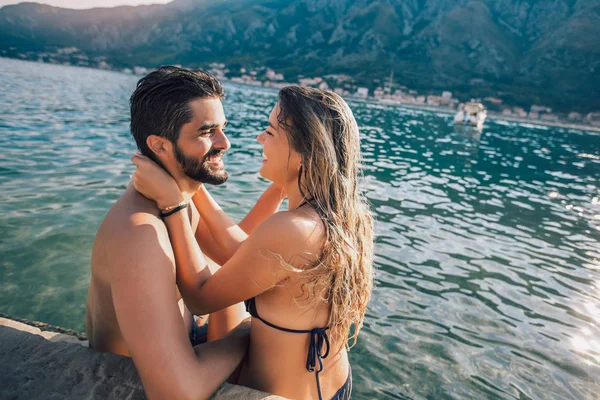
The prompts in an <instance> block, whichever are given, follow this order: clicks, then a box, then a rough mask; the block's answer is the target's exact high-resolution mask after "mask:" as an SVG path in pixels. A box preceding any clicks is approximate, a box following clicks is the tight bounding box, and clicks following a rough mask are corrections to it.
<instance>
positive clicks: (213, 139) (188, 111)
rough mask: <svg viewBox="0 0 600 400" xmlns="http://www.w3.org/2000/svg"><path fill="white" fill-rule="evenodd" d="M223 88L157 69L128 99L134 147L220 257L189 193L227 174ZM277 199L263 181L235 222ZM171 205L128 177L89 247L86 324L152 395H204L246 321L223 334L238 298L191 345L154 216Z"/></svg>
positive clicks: (240, 352) (207, 78)
mask: <svg viewBox="0 0 600 400" xmlns="http://www.w3.org/2000/svg"><path fill="white" fill-rule="evenodd" d="M223 96H224V92H223V88H222V87H221V84H220V83H219V82H218V81H217V80H216V79H215V78H214V77H213V76H212V75H210V74H208V73H206V72H202V71H197V72H193V71H189V70H185V69H181V68H175V67H162V68H159V69H158V70H156V71H154V72H152V73H150V74H149V75H148V76H146V77H144V78H142V79H141V80H140V81H139V82H138V85H137V88H136V90H135V92H134V93H133V95H132V96H131V100H130V105H131V133H132V135H133V137H134V138H135V141H136V143H137V146H138V148H139V149H140V151H141V152H142V153H143V154H144V155H146V156H148V157H150V158H152V159H153V160H155V161H157V162H158V163H159V164H161V165H162V166H163V167H164V168H165V169H166V170H167V171H168V172H169V173H170V174H171V175H172V176H173V177H174V178H175V180H176V181H177V183H178V185H179V187H180V189H181V190H182V193H183V195H184V198H185V199H186V201H187V202H189V204H190V207H189V208H188V209H187V210H186V211H188V216H189V218H190V221H191V223H192V227H193V229H194V230H195V232H196V238H197V240H198V242H199V244H200V247H201V249H202V251H203V252H204V253H205V254H206V255H208V256H209V257H211V258H212V259H213V260H215V261H216V262H218V263H221V264H222V263H224V262H225V261H226V259H225V258H224V256H223V255H222V254H221V253H220V251H219V248H218V247H217V246H216V244H215V242H214V240H213V239H212V237H211V235H210V232H208V230H207V228H206V226H205V225H204V224H203V222H202V221H201V219H200V216H199V214H198V211H197V209H196V208H195V207H194V205H193V202H192V201H191V199H192V197H193V195H194V193H195V192H197V191H198V190H199V189H200V188H201V185H202V183H210V184H220V183H223V182H225V181H226V180H227V172H226V171H225V168H224V166H223V161H222V155H223V152H224V151H226V150H227V149H229V147H230V143H229V141H228V139H227V137H226V136H225V132H224V130H225V126H226V124H227V121H226V119H225V114H224V112H223V105H222V103H221V99H222V98H223ZM280 203H281V193H280V191H278V190H277V189H276V188H273V187H271V188H269V189H267V191H266V192H265V193H264V194H263V196H261V198H260V199H259V201H258V203H257V205H256V206H255V207H254V208H253V209H252V211H251V212H250V213H249V214H248V215H247V216H246V218H244V220H243V221H242V222H241V223H240V226H241V227H242V229H244V230H246V232H248V233H249V232H251V231H252V230H253V229H254V227H256V226H257V225H258V224H259V223H260V222H262V221H264V220H265V219H266V218H267V217H269V216H270V215H271V214H273V213H274V212H276V210H277V209H278V207H279V205H280ZM169 206H173V205H171V204H165V205H160V204H159V205H158V206H157V205H156V204H155V203H154V202H152V201H150V200H148V199H146V198H145V197H143V196H142V195H140V194H139V193H138V192H137V191H135V189H134V188H133V187H132V185H129V186H128V187H127V189H126V190H125V192H124V193H123V195H122V196H121V198H120V199H119V200H118V201H117V202H116V203H115V205H114V206H113V207H112V208H111V209H110V211H109V212H108V214H107V215H106V217H105V219H104V221H103V223H102V225H101V226H100V229H99V230H98V233H97V235H96V240H95V242H94V247H93V250H92V265H91V268H92V279H91V282H90V290H89V294H88V304H87V315H86V328H87V332H88V337H89V341H90V346H91V347H92V348H94V349H95V350H98V351H105V352H113V353H117V354H122V355H126V356H131V357H132V358H133V361H134V363H135V365H136V367H137V369H138V371H139V373H140V377H141V379H142V383H143V385H144V389H145V390H146V393H147V395H148V397H149V398H152V399H161V398H170V399H175V398H176V399H188V398H206V397H208V396H210V395H211V394H212V393H213V392H214V391H215V390H216V389H217V388H218V387H219V385H220V384H221V383H222V382H223V381H225V379H227V377H228V376H229V375H230V374H231V373H232V372H233V371H234V369H235V368H236V366H237V365H238V364H239V362H240V361H241V359H242V357H243V356H244V354H245V351H246V346H247V337H246V336H247V335H245V334H244V333H245V332H244V327H242V328H238V329H236V330H234V331H233V332H232V333H230V334H228V332H229V331H230V330H231V329H233V328H234V327H235V326H237V325H238V324H239V323H240V321H241V320H242V319H243V318H244V316H245V314H244V309H243V306H242V305H241V304H239V305H235V306H232V307H229V308H228V309H225V310H221V311H219V312H216V313H214V314H211V315H210V319H209V326H208V343H206V344H203V345H200V346H196V347H195V348H192V346H191V343H190V338H189V332H190V331H191V328H192V323H193V320H192V316H191V314H190V313H189V311H188V310H187V309H186V307H185V304H184V303H183V300H182V299H181V295H180V294H179V291H178V290H177V286H176V269H175V257H174V255H173V249H172V247H171V244H170V241H169V235H168V231H167V229H166V226H165V225H164V223H163V221H162V219H161V217H160V212H161V209H162V210H163V211H164V209H165V208H168V207H169ZM215 268H218V267H216V266H213V267H211V268H210V269H211V271H210V272H211V273H212V272H214V271H215ZM246 330H247V329H246Z"/></svg>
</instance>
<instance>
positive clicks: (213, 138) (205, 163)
mask: <svg viewBox="0 0 600 400" xmlns="http://www.w3.org/2000/svg"><path fill="white" fill-rule="evenodd" d="M189 106H190V108H191V110H192V113H193V115H194V117H193V119H192V120H191V121H190V122H188V123H187V124H184V125H183V126H182V127H181V132H180V134H179V139H178V140H177V143H176V144H175V146H174V147H173V149H174V152H175V158H176V159H177V162H178V163H179V166H180V167H181V170H182V172H183V173H184V174H185V175H186V176H187V177H189V178H190V179H193V180H195V181H197V182H202V183H208V184H212V185H220V184H221V183H224V182H225V181H226V180H227V178H228V177H229V175H228V174H227V171H225V166H224V165H223V160H222V156H223V153H224V152H225V151H226V150H228V149H229V148H230V147H231V144H230V143H229V140H228V139H227V136H225V132H224V129H225V126H226V125H227V120H226V119H225V113H224V112H223V104H222V103H221V100H220V99H218V98H208V99H198V100H194V101H191V102H190V104H189Z"/></svg>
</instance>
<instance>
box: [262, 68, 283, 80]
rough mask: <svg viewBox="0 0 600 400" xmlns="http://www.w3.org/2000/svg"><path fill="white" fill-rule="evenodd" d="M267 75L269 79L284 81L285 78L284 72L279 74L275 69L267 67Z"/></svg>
mask: <svg viewBox="0 0 600 400" xmlns="http://www.w3.org/2000/svg"><path fill="white" fill-rule="evenodd" d="M265 76H266V77H267V79H269V80H271V81H282V80H283V74H278V73H276V72H275V71H273V70H272V69H267V73H266V74H265Z"/></svg>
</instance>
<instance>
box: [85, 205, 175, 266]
mask: <svg viewBox="0 0 600 400" xmlns="http://www.w3.org/2000/svg"><path fill="white" fill-rule="evenodd" d="M96 239H97V240H101V241H102V242H103V246H102V247H103V248H104V249H105V252H106V255H107V256H108V257H109V259H111V260H113V261H114V260H115V259H122V258H123V255H124V254H131V253H133V254H135V255H136V258H140V259H146V258H148V257H156V256H160V255H166V256H167V257H168V258H169V259H171V258H173V249H172V247H171V242H170V240H169V232H168V230H167V227H166V226H165V224H164V222H163V221H162V220H161V219H160V217H159V216H158V215H157V214H156V213H153V212H152V210H144V209H137V208H132V207H130V208H124V207H121V208H117V209H115V208H114V207H113V209H111V210H110V211H109V213H108V214H107V215H106V218H105V219H104V221H103V222H102V226H101V227H100V229H99V231H98V235H97V238H96Z"/></svg>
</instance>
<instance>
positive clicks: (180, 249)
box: [165, 212, 319, 315]
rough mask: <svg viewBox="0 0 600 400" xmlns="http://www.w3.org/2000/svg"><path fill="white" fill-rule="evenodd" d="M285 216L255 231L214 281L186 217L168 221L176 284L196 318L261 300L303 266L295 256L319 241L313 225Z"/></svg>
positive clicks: (268, 221)
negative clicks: (243, 303)
mask: <svg viewBox="0 0 600 400" xmlns="http://www.w3.org/2000/svg"><path fill="white" fill-rule="evenodd" d="M285 214H286V213H279V214H276V215H274V216H272V217H271V218H269V219H268V220H267V221H265V222H264V223H263V224H261V225H260V226H259V227H258V228H256V230H255V231H254V232H253V233H252V235H250V236H249V237H248V239H247V240H245V241H244V242H243V243H242V244H241V245H240V248H239V249H238V251H237V252H235V254H233V256H232V257H231V259H229V261H227V263H225V265H223V266H222V267H221V268H220V269H219V270H218V271H216V272H215V273H214V275H212V276H211V274H210V271H208V268H207V267H206V261H205V260H204V257H203V256H202V253H201V251H200V249H199V248H198V246H197V243H196V241H195V240H191V239H192V238H193V232H192V229H191V226H190V223H189V220H188V218H187V216H186V215H185V213H184V212H178V213H176V214H173V215H171V216H169V217H167V218H165V222H166V225H167V228H168V230H169V237H170V238H171V244H172V246H173V251H174V253H175V259H176V262H177V284H178V286H179V288H180V292H181V295H182V296H183V298H184V300H185V303H186V305H187V306H188V307H189V309H190V311H191V312H192V313H194V314H201V315H203V314H208V313H212V312H214V311H217V310H221V309H223V308H226V307H229V306H231V305H233V304H236V303H239V302H241V301H243V300H247V299H249V298H251V297H254V296H257V295H259V294H261V293H263V292H266V291H267V290H269V289H271V288H273V287H274V286H275V285H277V284H278V283H280V282H282V281H283V280H285V279H286V278H287V277H289V276H290V274H292V273H293V268H294V267H298V266H301V265H298V261H299V260H300V258H298V257H297V255H298V254H301V253H303V252H304V251H305V250H306V248H307V246H308V247H309V248H310V247H314V243H316V242H315V241H316V240H319V239H318V235H314V233H315V223H314V222H306V221H304V220H299V219H297V218H296V219H294V218H290V217H289V216H288V215H285ZM315 249H317V247H315ZM300 261H301V260H300Z"/></svg>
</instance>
